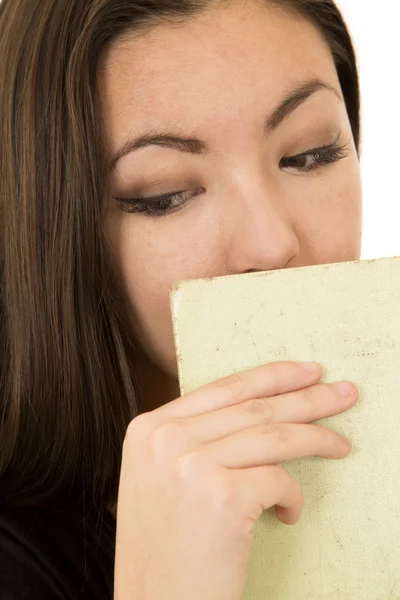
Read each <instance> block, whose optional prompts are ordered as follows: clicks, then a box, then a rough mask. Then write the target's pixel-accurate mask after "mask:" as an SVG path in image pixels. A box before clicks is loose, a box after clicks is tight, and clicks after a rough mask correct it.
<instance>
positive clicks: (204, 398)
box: [158, 362, 322, 418]
mask: <svg viewBox="0 0 400 600" xmlns="http://www.w3.org/2000/svg"><path fill="white" fill-rule="evenodd" d="M311 365H314V370H313V371H310V370H306V368H304V367H302V366H301V363H295V362H276V363H270V364H268V365H262V366H260V367H255V368H254V369H249V370H247V371H241V372H240V373H235V374H233V375H230V376H228V377H224V378H223V379H219V380H218V381H214V382H212V383H209V384H207V385H205V386H203V387H201V388H198V389H196V390H194V391H193V392H190V393H189V394H185V395H184V396H181V397H180V398H178V399H177V400H173V401H172V402H170V403H169V404H167V405H165V406H163V407H161V408H160V409H158V410H160V411H163V412H167V413H168V415H169V416H171V417H178V418H179V417H192V416H195V415H200V414H204V413H207V412H210V411H214V410H218V409H220V408H224V407H227V406H232V405H234V404H239V403H240V402H244V401H246V400H250V399H252V398H263V397H268V396H276V395H278V394H284V393H286V392H291V391H295V390H299V389H302V388H304V387H308V386H310V385H312V384H315V383H317V382H318V381H319V380H320V378H321V376H322V369H321V366H320V365H318V364H317V363H311ZM311 368H312V367H311Z"/></svg>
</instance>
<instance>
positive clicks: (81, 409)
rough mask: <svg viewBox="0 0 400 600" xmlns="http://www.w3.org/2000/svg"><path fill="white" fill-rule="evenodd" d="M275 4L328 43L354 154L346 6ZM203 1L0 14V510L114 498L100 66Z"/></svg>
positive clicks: (55, 1) (114, 325)
mask: <svg viewBox="0 0 400 600" xmlns="http://www.w3.org/2000/svg"><path fill="white" fill-rule="evenodd" d="M273 2H275V3H276V4H279V5H282V6H283V7H287V8H291V9H295V10H298V11H300V12H301V13H302V14H303V15H305V16H306V17H307V18H309V19H311V20H312V21H313V22H314V23H315V24H316V25H317V26H318V27H319V28H320V30H321V31H322V32H323V34H324V35H325V37H326V39H327V41H328V42H329V44H330V47H331V49H332V54H333V56H334V60H335V63H336V67H337V72H338V75H339V80H340V83H341V86H342V91H343V94H344V98H345V101H346V105H347V110H348V114H349V118H350V122H351V127H352V131H353V136H354V139H355V143H356V146H357V147H358V146H359V132H360V123H359V87H358V74H357V67H356V62H355V56H354V52H353V47H352V43H351V40H350V37H349V34H348V31H347V29H346V26H345V24H344V22H343V20H342V17H341V15H340V13H339V11H338V9H337V8H336V6H335V4H334V3H333V1H331V0H273ZM208 4H210V2H209V1H207V0H138V1H134V0H62V1H60V0H3V2H2V3H1V4H0V56H1V57H2V58H1V60H0V81H1V89H0V502H3V503H14V504H49V503H64V502H78V501H81V500H82V499H83V498H85V499H87V500H88V501H90V502H94V503H95V505H96V506H99V507H101V506H102V505H104V504H107V503H112V502H114V501H115V500H116V497H117V488H118V477H119V467H120V460H121V450H122V442H123V438H124V435H125V431H126V428H127V425H128V423H129V421H130V420H131V419H132V418H134V417H135V416H136V415H137V414H138V412H139V411H140V407H139V406H138V404H137V401H136V396H135V389H134V383H133V375H132V368H131V365H132V361H131V356H132V352H134V336H133V332H132V330H131V327H130V324H129V318H128V310H127V307H126V299H125V298H124V297H123V294H122V293H121V292H120V289H119V287H118V283H117V281H116V280H115V276H114V275H113V273H112V272H111V270H110V267H109V261H108V260H107V249H106V246H105V242H104V236H103V207H104V201H105V197H106V190H107V173H108V169H107V167H108V156H107V148H106V145H105V142H104V139H103V134H102V127H101V114H100V108H99V94H98V88H97V69H98V64H99V60H100V58H101V55H102V53H103V52H104V50H105V48H106V47H107V46H108V45H109V44H110V43H112V42H113V41H114V40H115V39H116V38H117V37H118V36H121V35H122V34H124V33H128V32H130V31H136V30H138V31H140V30H141V29H143V28H144V27H147V26H151V25H154V24H155V23H157V22H158V21H161V20H165V19H172V20H175V19H180V20H182V19H183V18H190V16H191V15H194V14H196V13H197V12H198V11H200V10H202V9H204V8H205V7H206V6H207V5H208Z"/></svg>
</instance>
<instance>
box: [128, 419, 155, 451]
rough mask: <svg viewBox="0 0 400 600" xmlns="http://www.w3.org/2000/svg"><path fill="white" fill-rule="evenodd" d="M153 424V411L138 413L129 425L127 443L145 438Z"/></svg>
mask: <svg viewBox="0 0 400 600" xmlns="http://www.w3.org/2000/svg"><path fill="white" fill-rule="evenodd" d="M152 426H153V420H152V418H151V413H142V414H140V415H138V416H137V417H135V418H134V419H132V421H131V422H130V423H129V425H128V427H127V430H126V434H125V443H126V444H129V445H130V444H132V443H135V442H137V441H138V439H140V440H143V438H145V437H146V435H147V434H148V432H149V430H151V428H152Z"/></svg>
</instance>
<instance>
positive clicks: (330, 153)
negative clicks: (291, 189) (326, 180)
mask: <svg viewBox="0 0 400 600" xmlns="http://www.w3.org/2000/svg"><path fill="white" fill-rule="evenodd" d="M349 154H351V147H350V144H345V145H343V146H339V145H337V144H336V143H334V144H329V145H327V146H320V147H319V148H313V149H312V150H307V152H302V153H301V154H296V155H295V156H287V157H284V158H282V159H281V161H280V163H279V166H280V168H281V169H286V170H287V169H289V170H294V171H297V172H301V173H306V172H309V171H315V170H317V169H319V168H321V167H324V166H326V165H329V164H332V163H335V162H337V161H339V160H341V159H342V158H346V157H347V156H349Z"/></svg>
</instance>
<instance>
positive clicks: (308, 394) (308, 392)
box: [303, 386, 317, 408]
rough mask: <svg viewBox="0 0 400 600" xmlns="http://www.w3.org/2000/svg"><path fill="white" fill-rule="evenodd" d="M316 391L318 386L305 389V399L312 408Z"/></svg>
mask: <svg viewBox="0 0 400 600" xmlns="http://www.w3.org/2000/svg"><path fill="white" fill-rule="evenodd" d="M316 391H317V387H316V386H312V387H308V388H306V389H305V390H303V399H304V400H305V402H306V403H307V404H309V407H310V408H312V406H313V405H314V404H315V397H316Z"/></svg>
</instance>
